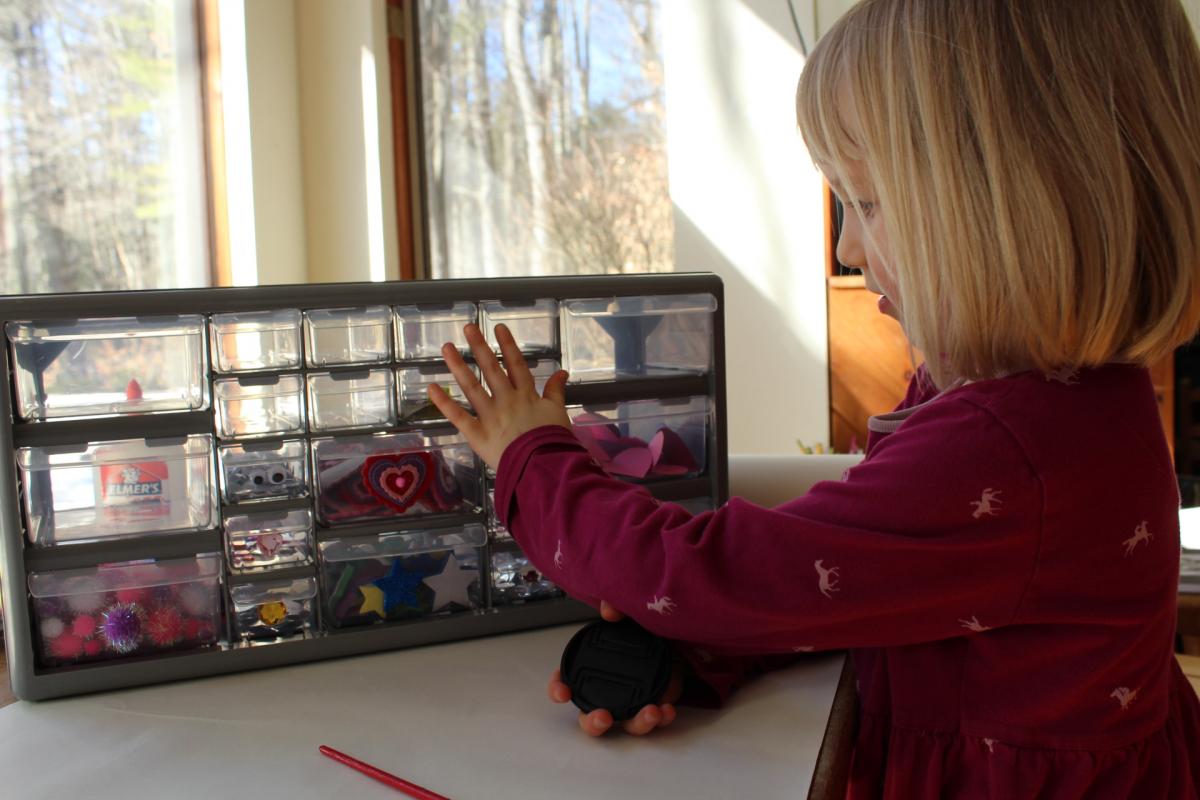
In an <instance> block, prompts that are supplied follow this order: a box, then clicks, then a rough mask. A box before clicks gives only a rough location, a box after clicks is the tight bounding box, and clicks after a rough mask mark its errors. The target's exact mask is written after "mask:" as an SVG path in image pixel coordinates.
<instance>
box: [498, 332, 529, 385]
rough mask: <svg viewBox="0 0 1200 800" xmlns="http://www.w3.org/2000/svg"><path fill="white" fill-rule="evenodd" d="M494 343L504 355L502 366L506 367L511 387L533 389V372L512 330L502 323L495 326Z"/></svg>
mask: <svg viewBox="0 0 1200 800" xmlns="http://www.w3.org/2000/svg"><path fill="white" fill-rule="evenodd" d="M496 343H497V344H499V345H500V352H501V353H502V354H503V355H504V366H505V368H506V369H508V379H509V380H510V381H512V385H513V387H514V388H516V389H517V390H518V391H522V392H528V391H530V390H531V389H533V373H532V372H530V371H529V365H528V364H526V363H525V356H524V355H522V354H521V348H520V347H519V346H518V345H517V340H516V339H514V338H513V335H512V331H510V330H509V329H508V326H507V325H505V324H504V323H501V324H499V325H497V326H496Z"/></svg>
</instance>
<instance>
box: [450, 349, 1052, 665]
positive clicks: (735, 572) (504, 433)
mask: <svg viewBox="0 0 1200 800" xmlns="http://www.w3.org/2000/svg"><path fill="white" fill-rule="evenodd" d="M467 338H468V341H469V342H470V344H471V349H472V351H473V353H474V354H475V358H476V361H477V362H478V364H479V367H480V371H481V372H482V374H483V376H484V378H485V379H486V381H487V383H488V386H489V387H490V389H491V392H490V393H489V392H488V391H486V390H485V389H483V387H482V385H481V384H480V383H479V381H478V380H477V379H476V378H475V376H474V374H473V373H472V371H471V370H470V369H469V368H468V367H467V366H466V364H465V363H464V362H463V359H462V358H461V356H460V355H459V354H458V352H457V350H455V349H454V348H453V346H451V345H447V346H446V347H445V348H443V354H444V355H445V357H446V362H447V365H448V366H449V367H450V369H451V371H452V372H453V373H454V375H455V378H456V380H458V382H459V384H460V385H461V386H462V387H463V391H464V392H465V393H466V396H467V398H468V400H469V401H470V402H471V405H472V407H473V408H474V409H475V410H476V414H477V416H472V415H470V414H468V413H467V412H466V411H465V410H464V409H462V408H461V407H460V406H458V405H457V404H455V403H454V402H453V401H452V400H450V398H449V396H448V395H447V394H446V393H445V392H444V391H442V390H441V389H440V388H438V387H434V388H433V389H431V397H432V399H433V401H434V402H435V403H436V404H437V406H438V408H439V409H441V410H442V411H443V413H445V414H446V416H447V418H448V419H449V420H450V421H451V422H452V423H454V425H455V426H456V427H458V429H459V430H460V431H462V432H463V434H464V435H465V436H466V437H467V439H468V441H469V442H470V443H471V446H472V447H473V448H474V449H475V450H476V452H478V453H479V454H480V455H481V456H482V457H483V458H484V459H485V460H486V461H487V462H488V463H489V464H491V465H493V466H495V467H497V469H498V475H497V482H496V490H495V500H496V511H497V515H498V516H499V518H500V520H501V522H503V523H504V524H506V525H507V526H508V529H509V530H510V531H511V532H512V534H513V536H514V538H516V540H517V541H518V543H519V544H520V545H521V546H522V547H523V548H524V549H525V551H526V553H527V554H528V555H529V557H530V558H531V559H532V561H533V562H534V563H535V564H536V565H537V566H538V567H539V569H541V570H542V571H543V572H544V573H545V574H546V575H547V576H549V577H550V578H551V579H552V580H554V581H555V582H556V583H558V584H559V585H560V586H562V587H563V588H564V589H566V590H567V591H568V592H569V593H571V594H573V595H575V596H577V597H581V598H584V599H588V600H591V601H592V602H593V603H598V602H599V600H600V599H604V600H607V601H609V602H610V603H612V604H613V605H614V606H615V607H616V608H617V609H619V610H621V611H623V612H625V613H626V614H629V615H630V616H632V617H633V618H634V619H636V620H637V621H638V622H640V623H641V624H642V625H643V626H644V627H646V628H647V629H649V630H651V631H654V632H655V633H659V634H661V635H664V636H667V637H669V638H672V639H677V640H682V641H685V642H691V643H694V644H696V645H699V646H701V647H704V648H708V649H711V650H712V652H714V653H722V654H733V655H737V654H745V655H750V654H760V653H764V652H775V653H790V652H806V651H808V650H825V649H833V648H846V647H857V646H888V645H899V644H906V643H912V642H920V641H931V640H935V639H940V638H946V637H951V636H958V635H965V634H970V633H973V632H978V631H982V630H987V629H989V628H994V627H998V626H1001V625H1006V624H1008V623H1009V622H1011V621H1012V620H1013V619H1014V617H1015V616H1016V613H1017V611H1018V608H1019V606H1020V603H1021V599H1022V597H1023V593H1024V590H1025V587H1026V586H1027V585H1028V584H1029V582H1030V581H1031V579H1032V576H1033V571H1034V564H1035V561H1036V558H1037V554H1038V548H1039V545H1040V542H1041V520H1042V505H1043V498H1042V490H1041V485H1040V483H1039V481H1038V478H1037V476H1036V475H1035V473H1034V471H1033V470H1032V468H1031V467H1030V465H1029V463H1028V461H1027V459H1026V457H1025V453H1024V450H1023V448H1022V447H1021V446H1020V444H1019V443H1018V442H1017V441H1016V439H1015V438H1014V437H1013V435H1012V434H1011V433H1010V432H1009V431H1008V429H1007V428H1006V427H1005V426H1004V425H1003V424H1002V423H1001V421H1000V420H998V419H997V418H996V417H995V416H994V415H993V414H992V413H991V412H990V411H988V410H987V409H986V408H983V407H981V406H979V405H976V404H975V403H973V402H971V401H970V400H968V399H966V398H964V397H961V396H956V395H954V394H951V395H948V396H946V397H944V398H942V399H940V400H937V401H935V402H934V403H932V404H931V405H930V406H929V407H928V408H927V409H923V410H921V411H918V412H916V413H914V414H913V415H912V416H911V417H909V418H908V420H907V421H906V422H905V423H904V425H903V427H902V428H901V429H900V430H899V431H897V432H896V433H893V434H891V435H889V436H888V437H887V438H886V439H883V440H882V441H881V442H880V443H879V444H877V445H876V446H875V447H874V448H873V450H872V452H871V453H870V455H869V457H868V459H867V460H866V461H865V462H863V463H862V464H860V465H858V466H856V467H854V468H852V469H851V470H849V472H848V475H847V479H846V480H845V481H843V482H825V483H819V484H817V485H816V486H815V487H813V489H812V490H810V491H809V492H808V493H807V494H806V495H804V496H803V497H801V498H799V499H797V500H795V501H793V502H790V503H786V504H784V505H782V506H779V507H778V508H773V509H771V508H762V507H759V506H755V505H753V504H751V503H747V502H745V501H744V500H740V499H738V498H734V499H732V500H730V501H729V502H728V503H727V504H725V505H724V506H723V507H722V508H720V509H718V510H717V511H714V512H707V513H704V514H700V515H697V516H692V515H691V514H689V513H688V512H687V511H686V510H684V509H683V508H681V507H680V506H677V505H674V504H671V503H661V502H659V501H657V500H655V499H654V498H653V497H651V496H650V494H649V493H648V492H647V491H646V490H645V489H644V488H641V487H637V486H633V485H630V484H628V483H625V482H623V481H620V480H617V479H615V478H613V477H611V476H609V475H608V474H606V473H605V472H604V471H603V470H602V469H601V468H600V467H599V465H598V464H597V463H595V462H594V461H593V460H592V458H591V457H590V456H589V455H588V453H587V451H586V450H585V449H584V448H583V446H582V445H581V444H580V443H579V442H578V440H576V439H575V437H574V435H573V434H572V433H571V430H570V428H569V422H568V420H567V417H566V412H565V409H564V408H563V388H564V383H565V379H566V376H565V373H561V372H560V373H557V374H556V375H555V376H554V377H553V378H551V379H550V381H548V382H547V385H546V389H545V391H544V393H543V395H542V396H540V397H539V396H538V395H537V392H536V391H535V390H534V388H533V379H532V376H531V375H530V373H529V369H528V367H527V366H526V365H525V362H524V360H523V358H522V357H521V355H520V353H519V351H518V349H517V346H516V343H515V342H514V341H513V339H512V336H511V334H510V333H509V332H508V331H507V329H506V328H504V327H503V326H498V327H497V339H498V341H499V343H500V346H501V349H502V351H503V353H504V357H505V363H506V364H507V365H508V370H507V372H506V370H505V369H504V368H502V367H501V366H500V364H499V363H498V361H497V359H496V357H495V356H494V355H493V354H492V351H491V349H490V347H488V346H487V344H486V342H484V340H483V337H482V335H481V334H480V332H479V329H478V327H477V326H474V325H469V326H467Z"/></svg>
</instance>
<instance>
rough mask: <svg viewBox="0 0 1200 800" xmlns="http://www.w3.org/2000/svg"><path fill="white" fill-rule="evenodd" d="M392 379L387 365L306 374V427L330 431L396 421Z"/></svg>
mask: <svg viewBox="0 0 1200 800" xmlns="http://www.w3.org/2000/svg"><path fill="white" fill-rule="evenodd" d="M392 381H393V376H392V371H391V370H390V369H373V370H369V371H365V372H352V373H338V372H315V373H313V374H311V375H309V376H308V414H309V427H310V428H311V429H312V430H314V431H332V430H345V429H351V428H378V427H383V426H386V425H391V424H392V423H394V422H395V421H396V412H395V407H394V401H395V398H394V393H393V390H392Z"/></svg>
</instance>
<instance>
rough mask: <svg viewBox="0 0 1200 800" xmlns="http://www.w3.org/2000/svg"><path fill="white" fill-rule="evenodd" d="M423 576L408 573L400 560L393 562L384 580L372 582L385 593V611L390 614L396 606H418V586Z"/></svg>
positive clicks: (378, 579) (379, 579)
mask: <svg viewBox="0 0 1200 800" xmlns="http://www.w3.org/2000/svg"><path fill="white" fill-rule="evenodd" d="M422 577H423V576H422V575H419V574H417V573H415V572H406V571H405V570H404V566H403V565H402V564H401V563H400V559H396V560H395V561H393V562H392V568H391V569H390V570H388V574H387V575H385V576H383V577H382V578H377V579H376V580H373V581H371V583H372V584H374V585H375V586H378V587H379V589H380V590H382V591H383V610H384V611H385V612H390V611H391V610H392V609H393V608H395V607H396V606H400V605H404V606H415V605H417V592H416V589H417V586H419V585H420V584H421V578H422Z"/></svg>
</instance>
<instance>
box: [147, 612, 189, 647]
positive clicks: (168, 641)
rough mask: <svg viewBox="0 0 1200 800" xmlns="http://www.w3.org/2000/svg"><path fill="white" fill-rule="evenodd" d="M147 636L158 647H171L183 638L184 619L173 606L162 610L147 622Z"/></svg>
mask: <svg viewBox="0 0 1200 800" xmlns="http://www.w3.org/2000/svg"><path fill="white" fill-rule="evenodd" d="M146 635H147V636H149V637H150V641H152V642H154V644H155V645H157V646H158V647H170V646H171V645H173V644H175V643H176V642H178V641H179V640H181V639H182V638H183V617H182V616H180V614H179V611H177V610H176V609H175V608H174V607H172V606H167V607H165V608H160V609H158V610H157V611H155V612H153V613H151V614H150V618H149V619H147V620H146Z"/></svg>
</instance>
